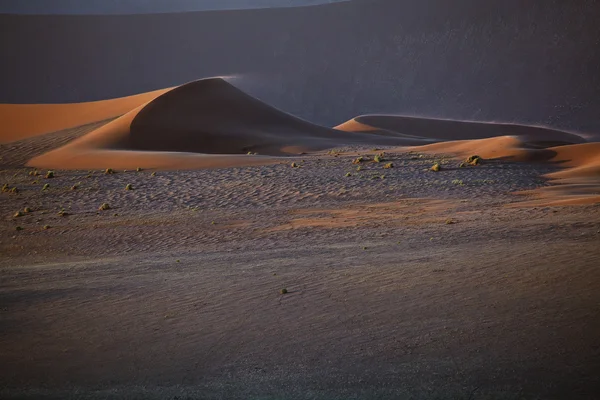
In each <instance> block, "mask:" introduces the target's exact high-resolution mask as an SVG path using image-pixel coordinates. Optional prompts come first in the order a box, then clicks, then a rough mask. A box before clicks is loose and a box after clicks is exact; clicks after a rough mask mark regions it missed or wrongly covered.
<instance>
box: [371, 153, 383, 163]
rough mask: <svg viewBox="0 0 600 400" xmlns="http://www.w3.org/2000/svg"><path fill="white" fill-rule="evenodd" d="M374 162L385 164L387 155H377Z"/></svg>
mask: <svg viewBox="0 0 600 400" xmlns="http://www.w3.org/2000/svg"><path fill="white" fill-rule="evenodd" d="M373 161H375V162H376V163H380V162H384V161H385V153H379V154H377V155H376V156H375V157H373Z"/></svg>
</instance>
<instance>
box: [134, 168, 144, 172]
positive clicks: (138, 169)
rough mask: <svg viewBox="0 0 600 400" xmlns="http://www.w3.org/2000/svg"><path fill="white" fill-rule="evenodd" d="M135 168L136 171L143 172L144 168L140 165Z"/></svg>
mask: <svg viewBox="0 0 600 400" xmlns="http://www.w3.org/2000/svg"><path fill="white" fill-rule="evenodd" d="M135 170H136V172H142V171H143V169H141V168H140V167H137V168H136V169H135Z"/></svg>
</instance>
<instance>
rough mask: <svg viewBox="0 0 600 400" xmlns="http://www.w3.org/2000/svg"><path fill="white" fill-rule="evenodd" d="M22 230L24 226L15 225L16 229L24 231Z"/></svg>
mask: <svg viewBox="0 0 600 400" xmlns="http://www.w3.org/2000/svg"><path fill="white" fill-rule="evenodd" d="M22 230H23V227H22V226H17V227H15V231H22Z"/></svg>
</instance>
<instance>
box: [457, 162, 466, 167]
mask: <svg viewBox="0 0 600 400" xmlns="http://www.w3.org/2000/svg"><path fill="white" fill-rule="evenodd" d="M468 166H469V164H467V163H466V162H461V163H460V165H459V166H458V168H466V167H468Z"/></svg>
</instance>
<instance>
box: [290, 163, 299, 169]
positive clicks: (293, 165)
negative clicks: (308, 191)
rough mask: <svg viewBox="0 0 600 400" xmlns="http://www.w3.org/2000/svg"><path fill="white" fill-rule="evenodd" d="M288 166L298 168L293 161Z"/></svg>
mask: <svg viewBox="0 0 600 400" xmlns="http://www.w3.org/2000/svg"><path fill="white" fill-rule="evenodd" d="M290 166H291V167H292V168H298V164H296V163H295V162H293V163H291V164H290Z"/></svg>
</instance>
